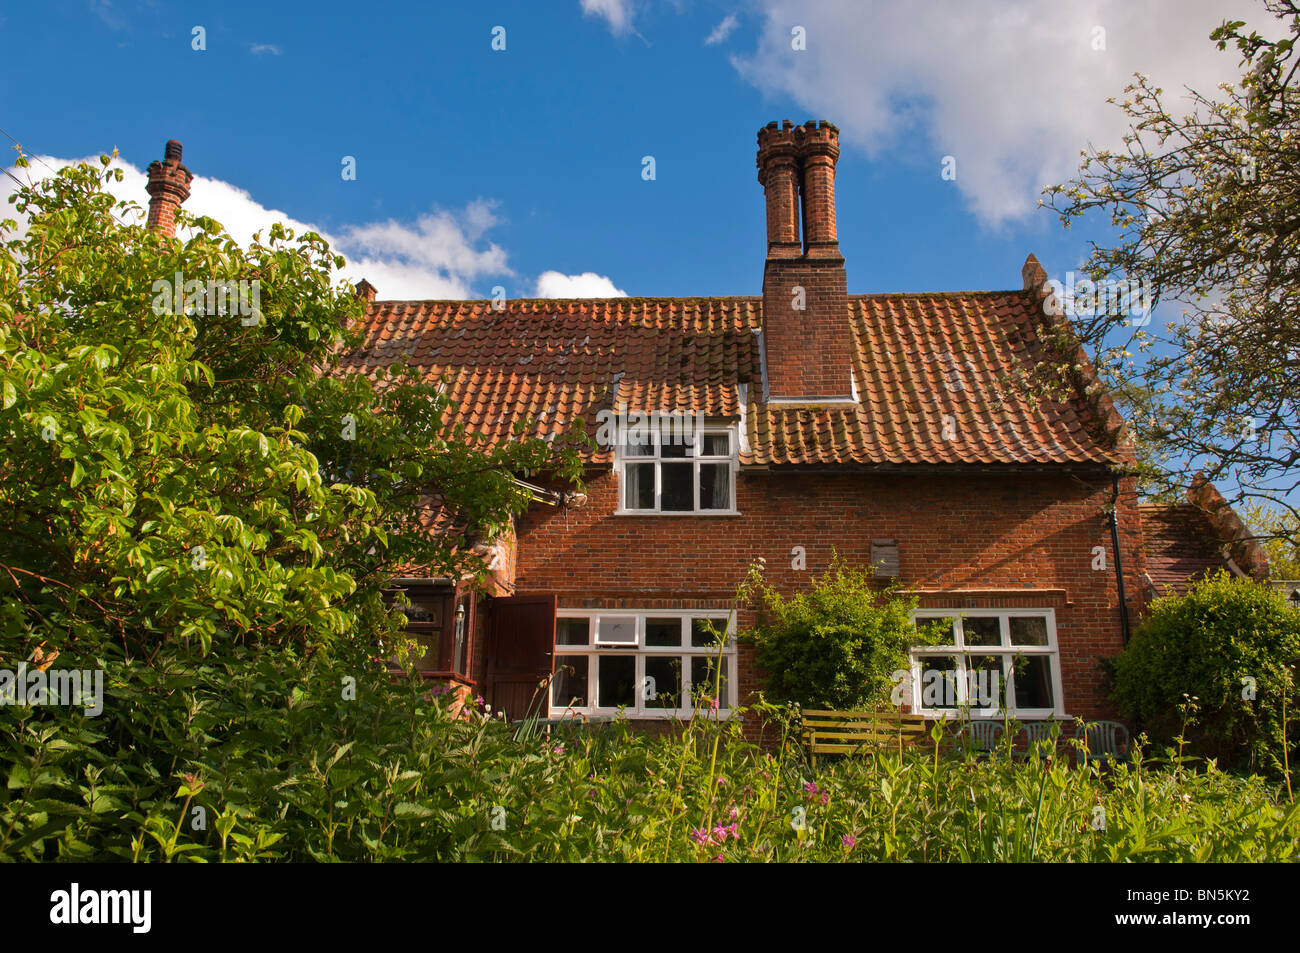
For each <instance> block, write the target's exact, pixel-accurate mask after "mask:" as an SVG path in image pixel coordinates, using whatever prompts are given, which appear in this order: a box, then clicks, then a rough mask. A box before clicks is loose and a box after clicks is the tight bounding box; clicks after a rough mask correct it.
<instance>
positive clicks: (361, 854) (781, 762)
mask: <svg viewBox="0 0 1300 953" xmlns="http://www.w3.org/2000/svg"><path fill="white" fill-rule="evenodd" d="M106 661H110V662H111V661H112V660H106ZM107 670H108V671H109V672H110V673H113V674H112V680H111V683H110V684H109V685H107V686H106V688H107V691H106V696H107V699H106V700H107V704H106V707H105V710H104V713H103V715H102V716H100V717H99V718H86V717H84V716H83V715H82V714H81V713H80V712H79V711H76V710H68V709H58V708H31V707H26V708H20V707H16V706H4V707H0V738H2V739H4V741H3V746H2V747H0V776H2V777H4V778H5V779H6V781H5V784H4V786H3V789H0V861H13V860H27V861H31V860H45V861H51V860H68V861H74V860H122V861H125V860H140V861H161V860H173V861H222V860H224V861H312V860H316V861H324V860H347V861H373V860H430V861H467V860H489V861H491V860H498V861H499V860H526V861H566V862H575V861H589V860H599V861H647V860H650V861H687V862H690V861H710V862H711V861H718V860H722V861H791V860H809V861H835V860H848V861H871V860H888V861H907V860H916V861H1043V862H1052V861H1130V860H1133V861H1206V860H1215V861H1264V860H1269V861H1279V860H1288V859H1290V860H1294V859H1297V857H1298V856H1300V807H1297V806H1296V805H1294V804H1293V803H1288V802H1287V801H1286V800H1284V798H1283V797H1282V796H1280V795H1279V791H1278V790H1277V788H1276V786H1270V785H1269V784H1267V783H1265V782H1264V781H1263V780H1261V779H1260V778H1238V777H1234V776H1231V775H1226V774H1224V773H1222V772H1220V771H1218V770H1216V769H1214V768H1213V767H1212V766H1210V767H1208V768H1207V769H1206V770H1204V771H1200V772H1197V771H1193V770H1189V769H1188V768H1187V767H1186V766H1185V765H1184V764H1181V763H1180V764H1179V765H1178V766H1177V767H1174V768H1160V769H1158V770H1152V769H1150V768H1149V767H1148V766H1147V765H1146V764H1144V763H1142V762H1141V761H1138V762H1137V763H1135V764H1133V765H1121V766H1116V767H1115V768H1114V769H1113V770H1109V771H1107V772H1105V773H1104V774H1103V772H1102V771H1101V770H1100V769H1099V768H1098V767H1097V766H1096V765H1093V766H1091V767H1089V768H1088V769H1086V770H1080V769H1078V768H1076V767H1074V766H1073V765H1072V764H1071V762H1070V759H1069V758H1066V757H1052V758H1044V757H1038V756H1034V757H1031V758H1030V759H1029V760H1027V761H1025V762H1015V761H1012V760H1010V759H1007V758H1005V757H1000V756H999V757H993V758H989V759H984V760H977V759H975V758H973V757H969V758H965V759H958V758H952V757H949V756H948V755H946V754H942V753H940V752H939V751H938V750H937V748H936V749H930V748H927V747H924V746H922V747H917V748H915V749H905V750H904V751H903V752H901V753H899V752H897V751H895V750H893V749H890V750H887V751H882V752H879V753H873V754H866V755H864V756H861V757H851V758H842V759H838V760H833V761H830V762H827V763H824V764H822V765H820V766H819V768H818V769H817V770H816V771H813V770H811V769H810V768H809V767H808V765H807V763H806V761H805V759H804V758H803V757H802V753H801V751H800V749H799V747H798V746H797V744H795V743H794V742H793V732H792V730H791V725H790V722H789V721H788V720H787V721H785V722H784V723H783V722H782V721H781V720H780V719H778V718H772V719H770V720H769V724H771V725H776V726H777V737H776V739H775V740H776V746H775V748H774V749H773V750H766V749H762V748H758V747H756V746H754V745H751V744H748V743H746V742H745V741H744V739H743V738H741V737H740V736H739V723H738V722H737V721H735V720H733V721H728V722H718V721H715V720H710V719H707V718H705V719H697V720H695V721H692V722H690V723H688V724H685V725H679V726H678V729H679V730H678V732H677V733H675V734H670V735H665V736H658V737H651V736H648V735H645V734H642V733H638V732H636V731H634V730H632V729H631V728H630V727H629V726H628V724H627V723H626V722H616V723H614V724H609V725H603V726H594V727H591V728H588V729H582V728H578V727H567V726H566V727H560V728H555V729H553V730H552V731H551V732H550V734H549V735H543V734H540V733H539V732H538V731H537V729H536V728H535V726H527V725H525V726H524V728H523V729H521V728H520V727H519V726H514V725H506V724H504V723H502V722H500V721H499V720H496V719H494V718H492V717H490V716H489V715H487V714H485V713H482V712H476V713H473V714H471V715H469V716H468V717H466V718H463V719H456V718H453V717H452V716H451V712H450V710H449V706H448V705H447V704H446V702H445V696H443V697H437V698H435V697H430V695H429V694H428V693H427V692H426V691H425V690H424V689H423V687H422V686H419V685H417V684H414V683H406V682H399V683H396V684H389V683H388V682H387V680H386V679H385V678H384V677H383V676H382V675H381V674H379V673H377V672H374V670H373V669H369V668H366V667H365V665H364V660H363V659H348V660H343V659H335V660H334V661H332V662H327V661H324V660H322V659H321V657H320V656H319V654H317V655H315V656H312V657H311V658H307V657H297V656H292V655H289V656H286V655H284V654H281V653H269V652H253V651H250V650H238V651H236V652H235V653H234V654H233V657H231V658H229V659H225V660H221V661H214V660H213V659H212V658H207V659H204V658H202V657H200V656H198V655H197V654H196V655H195V656H193V657H190V658H185V657H179V656H176V657H169V658H160V659H159V660H158V663H157V664H156V665H154V666H151V667H146V666H144V665H142V664H140V663H138V662H136V663H130V664H128V665H120V664H110V665H109V666H108V668H107ZM348 672H352V673H354V677H356V687H357V691H356V695H355V699H354V700H353V699H349V698H348V697H347V694H346V693H344V692H343V691H341V690H340V689H341V686H340V684H339V682H341V681H342V680H343V679H344V678H346V677H348V675H347V673H348ZM719 741H723V742H725V743H723V744H721V745H720V744H718V742H719ZM200 819H201V820H202V821H204V822H205V823H200Z"/></svg>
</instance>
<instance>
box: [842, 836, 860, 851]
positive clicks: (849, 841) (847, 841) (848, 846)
mask: <svg viewBox="0 0 1300 953" xmlns="http://www.w3.org/2000/svg"><path fill="white" fill-rule="evenodd" d="M857 842H858V839H857V838H856V837H854V836H853V835H852V834H845V835H844V837H843V838H842V839H841V840H840V843H842V844H843V845H844V849H845V850H852V849H853V845H854V844H856V843H857Z"/></svg>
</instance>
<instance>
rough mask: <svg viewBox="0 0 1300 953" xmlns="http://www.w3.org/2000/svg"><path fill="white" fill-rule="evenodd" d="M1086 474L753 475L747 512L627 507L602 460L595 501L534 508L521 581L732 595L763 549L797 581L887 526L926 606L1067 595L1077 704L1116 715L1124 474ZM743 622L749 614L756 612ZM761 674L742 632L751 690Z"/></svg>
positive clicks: (592, 489) (1069, 684) (723, 598)
mask: <svg viewBox="0 0 1300 953" xmlns="http://www.w3.org/2000/svg"><path fill="white" fill-rule="evenodd" d="M1080 478H1081V479H1082V480H1083V481H1085V482H1084V483H1081V482H1079V481H1078V480H1076V479H1073V478H1071V477H1070V476H1069V475H1065V474H1057V475H1052V474H1000V475H954V476H944V475H935V474H930V475H916V476H905V475H867V474H846V475H827V474H820V475H813V474H807V473H802V474H772V473H742V474H741V476H740V478H739V481H738V486H737V491H738V509H739V510H740V512H741V513H742V514H743V515H741V516H733V517H699V516H615V515H613V513H614V510H615V508H616V503H617V480H616V478H615V476H614V475H613V474H612V473H611V472H609V471H601V472H600V473H595V474H589V477H588V485H587V493H588V498H589V502H588V504H587V506H586V507H585V508H584V509H581V510H563V509H556V508H553V507H541V506H538V507H534V509H533V510H531V511H530V512H529V513H528V514H527V516H526V517H525V518H524V519H522V520H521V521H520V524H519V528H518V538H519V554H518V557H519V561H518V575H517V591H518V592H520V593H533V592H554V593H556V594H557V596H558V597H559V604H560V606H561V607H569V608H579V607H606V606H620V605H621V606H628V607H632V606H635V607H644V608H663V609H667V608H677V609H691V608H705V607H708V608H713V609H717V608H725V607H727V606H728V605H729V604H730V601H731V597H732V594H733V593H734V590H735V587H736V585H737V584H738V583H739V582H740V581H741V579H742V577H743V576H744V573H745V571H746V567H747V566H748V564H749V563H750V562H751V561H752V560H754V559H755V558H757V557H759V556H762V557H765V558H766V560H767V578H768V580H769V581H770V582H771V583H772V584H774V585H775V586H777V588H779V589H780V590H782V591H783V592H787V593H789V592H792V591H795V590H797V589H799V588H806V587H807V586H808V585H809V580H810V578H811V577H812V576H813V575H814V574H816V573H819V572H821V571H822V570H824V569H825V568H826V566H827V564H828V563H829V561H830V558H831V549H832V547H834V548H835V549H836V550H837V551H838V552H839V554H840V555H841V556H842V557H844V558H845V559H847V560H849V561H851V562H853V563H856V564H860V565H866V564H867V563H869V562H870V556H871V540H872V539H873V538H880V537H891V538H894V539H897V540H898V544H899V564H900V573H901V579H902V581H903V582H904V583H905V584H906V585H907V586H908V587H909V588H913V589H916V590H922V591H924V590H940V592H937V593H935V592H930V593H926V594H925V595H924V596H923V598H922V602H921V604H922V605H923V606H928V607H934V608H944V607H963V608H965V607H981V608H983V607H989V608H992V607H1003V606H1017V607H1027V608H1039V607H1050V608H1053V609H1055V610H1056V624H1057V639H1058V647H1059V651H1060V659H1061V674H1062V684H1063V686H1064V694H1065V708H1066V711H1067V712H1068V713H1069V714H1070V715H1081V716H1084V717H1087V718H1101V717H1107V718H1109V717H1114V715H1115V712H1114V710H1113V708H1112V706H1111V705H1110V703H1109V702H1108V700H1107V699H1106V697H1105V693H1104V685H1103V673H1102V670H1101V667H1100V662H1101V659H1102V658H1105V657H1109V656H1113V655H1115V654H1116V653H1118V652H1119V650H1120V648H1121V629H1120V621H1119V609H1118V606H1119V600H1118V597H1117V587H1116V580H1115V572H1114V558H1113V554H1112V552H1111V539H1110V530H1109V525H1108V523H1107V518H1106V515H1105V513H1104V511H1103V507H1104V506H1105V505H1106V504H1107V503H1108V502H1109V500H1110V496H1111V486H1110V480H1109V477H1107V476H1105V475H1102V474H1091V475H1084V474H1080ZM1085 484H1086V485H1085ZM1121 489H1122V494H1121V498H1120V528H1121V545H1122V547H1123V558H1124V569H1125V578H1126V582H1125V584H1126V587H1127V591H1128V597H1129V600H1130V602H1133V603H1134V605H1135V604H1136V603H1135V602H1134V599H1135V596H1136V594H1137V592H1138V587H1137V574H1138V572H1139V571H1140V567H1139V566H1138V564H1137V559H1138V553H1137V540H1138V538H1139V535H1138V534H1139V533H1140V526H1139V523H1138V515H1137V508H1136V496H1135V492H1134V486H1133V482H1132V481H1131V480H1129V481H1124V482H1123V483H1122V484H1121ZM794 546H803V547H804V549H805V550H806V552H807V567H808V568H807V570H806V571H796V570H793V569H791V558H792V557H791V548H792V547H794ZM1095 546H1101V547H1103V548H1104V551H1105V553H1106V569H1105V570H1104V571H1101V572H1097V571H1094V570H1093V569H1092V568H1091V566H1092V562H1093V547H1095ZM955 590H985V591H984V592H973V591H972V592H954V591H955ZM987 590H1004V591H1002V592H989V591H987ZM1007 590H1010V591H1007ZM1021 592H1023V595H1020V594H1019V593H1021ZM944 593H947V594H944ZM738 621H739V624H740V626H741V627H744V626H745V625H747V624H750V623H752V622H753V615H752V613H751V612H749V611H744V612H742V613H741V614H740V617H739V620H738ZM758 687H759V683H758V673H757V671H756V670H755V666H754V663H753V659H752V657H751V656H750V654H749V652H748V651H747V650H746V648H745V647H743V646H742V647H741V654H740V658H739V688H740V698H741V701H742V703H743V702H744V699H745V696H746V695H747V693H748V692H749V691H752V690H754V689H756V688H758Z"/></svg>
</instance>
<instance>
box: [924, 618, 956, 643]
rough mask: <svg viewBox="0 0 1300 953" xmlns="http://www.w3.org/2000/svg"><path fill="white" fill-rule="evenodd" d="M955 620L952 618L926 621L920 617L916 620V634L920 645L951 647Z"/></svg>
mask: <svg viewBox="0 0 1300 953" xmlns="http://www.w3.org/2000/svg"><path fill="white" fill-rule="evenodd" d="M956 625H957V620H956V619H952V618H945V619H927V618H926V617H924V616H920V617H919V618H917V620H916V632H917V636H918V637H919V638H920V640H921V641H920V643H919V644H921V645H953V644H955V642H954V638H955V637H954V635H953V633H954V632H955V631H956Z"/></svg>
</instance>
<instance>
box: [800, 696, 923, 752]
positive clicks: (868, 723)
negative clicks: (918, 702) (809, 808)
mask: <svg viewBox="0 0 1300 953" xmlns="http://www.w3.org/2000/svg"><path fill="white" fill-rule="evenodd" d="M929 738H930V735H929V731H928V729H927V728H926V725H925V719H924V718H922V717H921V716H920V715H908V714H904V713H903V712H901V711H899V710H897V709H895V708H887V709H881V710H879V711H814V710H811V709H805V710H804V712H803V739H804V743H805V744H807V746H808V753H809V754H810V755H811V756H812V763H813V765H814V766H815V765H816V764H817V756H818V755H819V754H853V753H855V752H857V751H861V750H862V749H863V748H873V747H883V746H885V745H896V746H897V747H898V748H899V750H900V751H901V750H902V746H903V745H905V744H917V743H924V742H926V741H928V740H929Z"/></svg>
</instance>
